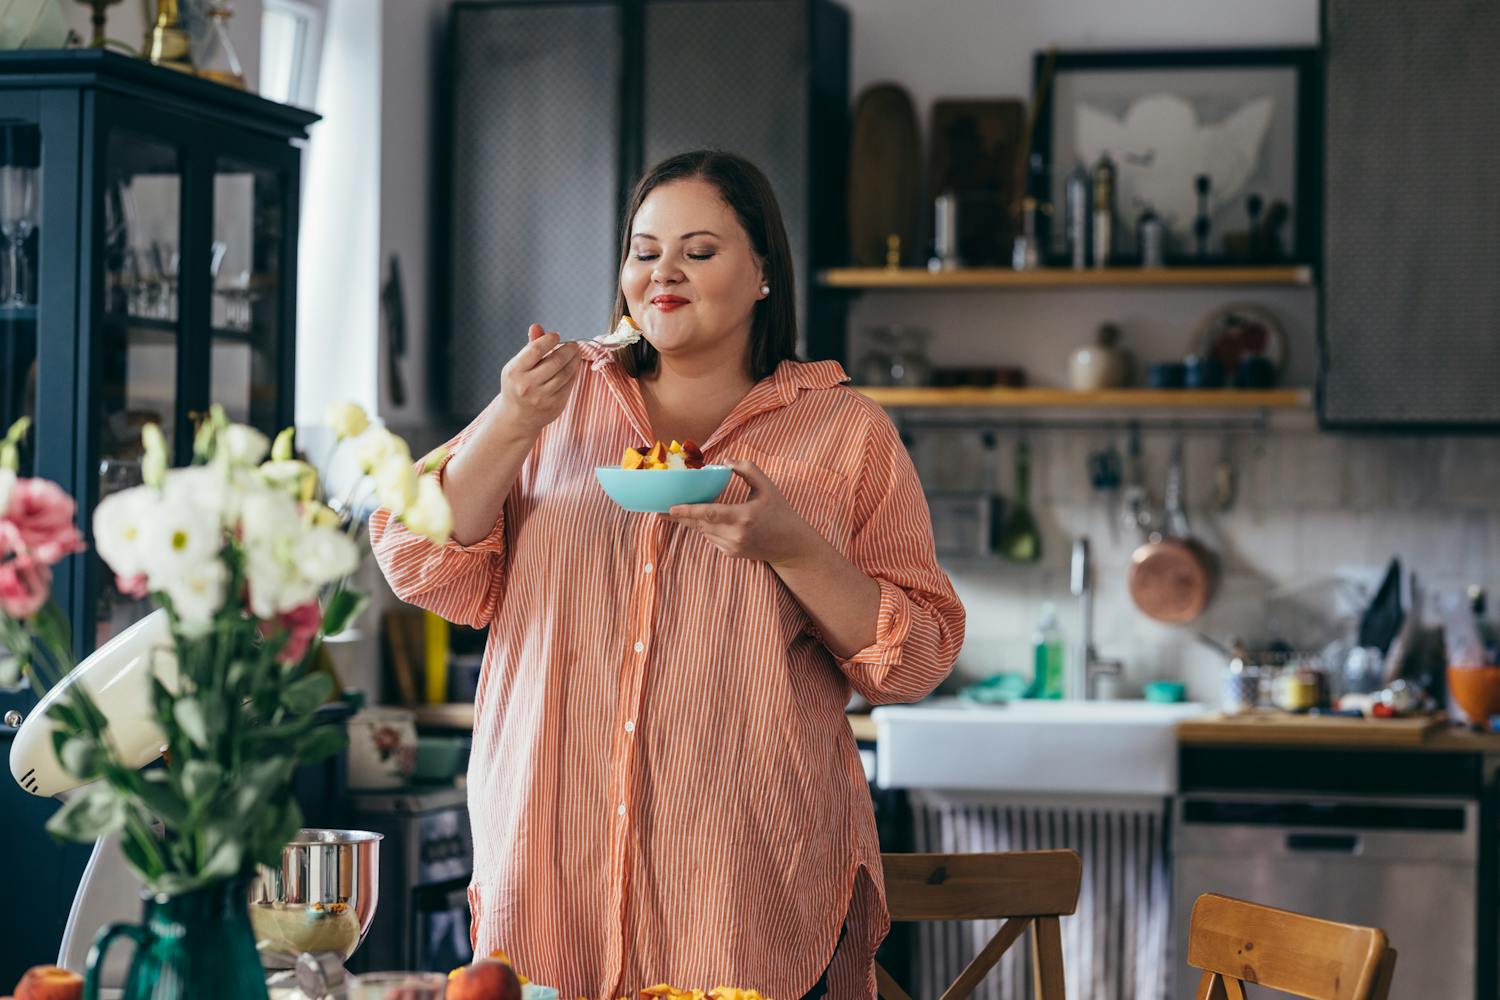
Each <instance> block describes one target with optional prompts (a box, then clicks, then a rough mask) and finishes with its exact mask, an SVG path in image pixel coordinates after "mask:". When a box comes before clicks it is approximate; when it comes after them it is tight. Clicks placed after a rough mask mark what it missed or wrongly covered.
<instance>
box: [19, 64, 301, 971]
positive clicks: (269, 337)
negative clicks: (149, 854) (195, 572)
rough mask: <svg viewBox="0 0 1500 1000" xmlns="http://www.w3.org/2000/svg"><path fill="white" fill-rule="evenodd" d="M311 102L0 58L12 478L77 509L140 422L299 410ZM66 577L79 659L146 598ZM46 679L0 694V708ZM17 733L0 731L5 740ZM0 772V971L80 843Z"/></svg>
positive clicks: (132, 447) (282, 420)
mask: <svg viewBox="0 0 1500 1000" xmlns="http://www.w3.org/2000/svg"><path fill="white" fill-rule="evenodd" d="M316 118H317V116H316V115H313V114H310V113H308V112H305V111H300V110H297V109H293V108H287V107H283V106H281V105H278V104H274V103H272V102H270V101H266V100H262V99H261V98H258V97H255V96H253V95H251V94H246V93H243V92H240V91H236V90H231V89H229V88H227V87H222V86H219V85H217V84H213V83H209V82H207V81H204V80H198V79H195V78H192V77H188V76H185V75H183V74H179V73H175V72H173V71H171V70H166V69H160V68H158V67H155V66H151V65H148V64H146V63H144V62H141V61H139V60H136V59H130V58H127V57H124V56H121V55H118V54H116V53H110V52H99V51H93V50H76V51H54V52H40V51H38V52H4V53H0V421H3V424H4V426H9V424H10V422H11V421H13V420H14V419H15V418H17V417H19V416H22V415H27V416H30V417H32V418H33V420H34V421H35V424H34V429H33V433H32V436H31V437H30V439H29V440H28V442H27V444H26V447H25V448H24V449H23V452H22V455H21V461H22V466H23V468H22V474H23V475H40V476H44V477H46V478H48V479H52V480H55V481H57V482H58V483H60V484H61V485H62V486H63V488H64V489H66V490H67V491H68V492H69V493H70V494H72V495H73V496H74V497H76V498H77V500H78V503H79V523H80V525H81V526H82V527H83V529H84V531H85V533H86V534H87V533H88V532H89V523H88V521H89V512H90V511H91V510H92V509H93V507H94V505H95V504H96V503H97V502H98V500H99V499H100V497H102V496H104V495H106V494H108V493H109V492H111V491H113V490H118V489H123V488H126V487H129V486H132V485H135V484H136V483H139V482H140V476H141V472H140V455H141V446H140V434H141V427H142V426H143V425H144V424H146V423H147V422H155V423H157V424H160V425H161V428H162V430H163V431H164V432H165V434H166V436H167V440H168V441H169V442H170V444H171V446H172V447H173V449H174V451H175V453H176V454H175V456H174V457H175V459H176V461H178V462H182V461H185V460H187V459H188V457H189V456H190V455H191V445H192V432H193V421H194V419H195V418H196V417H197V416H198V415H199V414H201V413H203V412H204V411H206V410H207V408H208V406H209V404H210V403H213V402H218V403H222V404H223V405H224V407H225V408H226V410H227V411H228V412H229V415H230V416H231V417H232V418H234V419H236V420H242V421H248V422H250V423H252V424H254V425H256V426H257V427H259V428H260V429H261V430H263V431H265V432H266V433H267V434H270V433H272V432H274V431H275V430H277V429H279V428H280V427H281V426H283V425H286V424H289V423H290V422H291V420H292V416H293V408H292V389H293V384H294V382H293V363H294V353H295V352H294V345H295V339H294V327H293V324H294V319H295V302H296V287H295V279H296V271H297V253H296V250H297V247H296V238H297V208H298V206H297V198H298V191H299V184H298V179H299V171H300V156H301V149H300V146H301V143H302V141H303V140H304V139H305V137H306V134H307V128H308V126H309V125H311V124H312V123H313V122H314V121H315V120H316ZM57 569H58V572H57V574H56V577H55V580H54V591H55V593H56V595H57V597H58V599H59V601H60V602H61V603H62V605H63V607H64V610H65V611H66V612H67V614H68V615H69V618H70V620H71V621H72V622H73V627H74V632H73V641H74V645H75V647H76V648H77V649H78V650H79V652H80V653H87V652H88V651H89V650H90V649H92V648H93V647H94V646H96V645H97V644H98V643H99V642H102V641H103V640H104V639H106V638H108V637H109V636H110V635H112V634H113V633H114V632H115V631H117V630H118V629H120V628H122V627H123V626H125V625H127V624H129V623H130V622H131V621H133V620H135V619H136V618H137V617H138V616H139V615H141V614H142V613H143V612H144V611H145V610H146V608H145V607H144V606H143V605H141V604H139V603H136V602H132V601H129V600H126V599H124V598H123V597H122V596H121V595H120V594H119V593H118V592H117V591H116V589H115V587H114V585H113V579H112V576H111V574H109V573H108V572H107V571H106V570H105V567H104V565H103V563H102V562H101V561H100V560H99V559H98V557H97V556H95V555H93V554H92V553H86V554H84V555H83V556H80V557H75V558H72V559H67V560H64V561H63V563H62V564H60V565H59V566H58V567H57ZM34 697H35V696H34V693H32V692H28V691H21V692H0V712H3V711H5V710H8V709H11V708H15V709H18V710H19V711H21V712H22V713H27V712H29V711H30V710H31V706H32V704H33V702H34ZM9 734H10V729H9V727H7V726H0V753H8V752H9ZM56 806H57V803H56V802H55V801H51V800H43V799H37V798H34V797H32V796H30V795H28V794H26V793H25V792H23V791H22V790H21V789H20V788H19V787H17V786H16V784H15V783H14V782H10V781H0V816H4V817H5V822H4V823H0V854H3V855H4V856H5V857H8V858H15V859H20V860H21V862H22V863H19V864H16V865H13V866H12V870H11V871H10V875H11V878H12V880H13V883H14V884H12V885H10V886H8V889H9V890H10V891H11V892H12V893H14V894H15V895H16V897H17V898H21V899H28V900H31V901H32V903H33V904H34V905H29V906H27V907H23V908H19V909H15V908H13V909H15V912H14V913H13V914H11V919H6V918H4V917H0V939H3V940H4V941H5V942H6V943H5V945H4V946H0V984H9V983H13V982H15V981H16V980H17V979H18V978H19V977H20V974H21V972H22V971H24V969H25V968H26V967H27V966H29V965H34V964H37V963H39V962H47V961H51V960H52V958H53V956H55V955H56V953H57V952H56V949H57V945H58V941H59V939H60V937H61V933H62V928H63V922H64V920H65V918H66V916H67V913H68V907H69V904H70V903H71V901H72V887H73V886H74V885H76V884H77V881H78V876H79V872H80V871H81V868H82V864H83V860H84V858H85V857H86V856H87V848H86V846H84V845H60V844H58V843H56V842H55V841H53V840H52V839H51V838H50V837H49V836H48V835H47V834H46V833H45V831H44V830H43V824H44V823H45V821H46V818H47V816H48V815H49V814H50V813H51V812H52V811H53V810H54V809H55V808H56Z"/></svg>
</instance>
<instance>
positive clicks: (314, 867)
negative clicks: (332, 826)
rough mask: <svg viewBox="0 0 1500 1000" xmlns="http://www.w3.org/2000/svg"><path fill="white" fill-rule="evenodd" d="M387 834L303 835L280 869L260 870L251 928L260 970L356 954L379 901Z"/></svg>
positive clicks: (291, 844)
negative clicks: (305, 956) (311, 956)
mask: <svg viewBox="0 0 1500 1000" xmlns="http://www.w3.org/2000/svg"><path fill="white" fill-rule="evenodd" d="M382 839H384V838H383V837H382V835H381V834H378V833H371V832H369V831H367V830H322V829H303V830H298V831H297V835H296V836H295V837H293V838H292V839H291V840H290V841H289V842H288V843H287V844H286V846H285V847H283V848H282V849H281V861H280V863H279V864H278V865H277V866H276V867H274V868H271V867H267V866H266V865H257V866H256V872H255V877H254V879H253V880H252V881H251V883H250V892H249V904H250V926H251V928H253V929H254V931H255V939H256V946H257V948H258V949H259V950H260V952H261V956H262V963H263V964H265V965H266V966H267V967H268V968H290V967H292V966H293V965H295V964H296V960H297V957H298V956H299V955H301V954H302V953H304V952H313V953H317V952H334V953H335V954H338V955H339V956H341V957H342V958H343V959H345V960H347V959H348V958H349V956H350V955H353V954H354V951H355V949H356V948H358V947H359V943H360V942H361V941H363V940H364V937H365V932H366V931H368V930H369V929H370V921H371V920H373V919H375V905H376V903H377V902H379V899H380V841H381V840H382Z"/></svg>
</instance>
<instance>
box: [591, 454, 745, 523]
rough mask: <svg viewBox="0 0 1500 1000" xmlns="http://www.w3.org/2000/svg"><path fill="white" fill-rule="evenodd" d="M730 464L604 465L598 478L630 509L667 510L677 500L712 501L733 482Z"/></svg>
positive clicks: (596, 473)
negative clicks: (685, 466) (695, 466)
mask: <svg viewBox="0 0 1500 1000" xmlns="http://www.w3.org/2000/svg"><path fill="white" fill-rule="evenodd" d="M733 471H734V470H732V469H731V468H729V466H727V465H705V466H704V467H703V468H701V469H621V468H619V467H618V466H613V465H600V466H596V467H595V469H594V478H595V479H597V480H599V485H600V486H602V487H604V492H605V493H608V494H609V498H610V499H611V500H613V501H614V502H615V503H617V504H619V505H620V506H621V507H624V508H625V509H626V510H633V511H636V512H638V513H641V514H665V513H666V512H667V511H668V510H669V509H671V507H672V506H673V505H674V504H679V503H709V502H711V501H712V500H713V499H714V498H715V497H717V496H718V495H719V494H720V493H723V492H724V487H725V486H727V485H729V477H730V475H731V474H732V473H733Z"/></svg>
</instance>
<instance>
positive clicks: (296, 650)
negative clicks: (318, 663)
mask: <svg viewBox="0 0 1500 1000" xmlns="http://www.w3.org/2000/svg"><path fill="white" fill-rule="evenodd" d="M276 624H277V625H278V626H280V627H281V628H283V629H285V630H286V631H287V633H288V636H287V640H286V645H284V646H282V647H281V652H279V653H277V654H276V658H277V659H278V660H280V661H281V662H282V663H298V662H300V661H301V659H302V657H303V656H305V655H306V654H307V646H308V644H309V643H311V642H312V640H313V636H315V635H317V634H318V629H320V628H322V627H323V609H322V608H321V607H319V606H318V602H317V601H308V602H307V603H306V604H299V605H297V606H296V607H295V608H293V609H292V610H290V611H287V612H285V613H283V614H281V615H278V616H277V617H276Z"/></svg>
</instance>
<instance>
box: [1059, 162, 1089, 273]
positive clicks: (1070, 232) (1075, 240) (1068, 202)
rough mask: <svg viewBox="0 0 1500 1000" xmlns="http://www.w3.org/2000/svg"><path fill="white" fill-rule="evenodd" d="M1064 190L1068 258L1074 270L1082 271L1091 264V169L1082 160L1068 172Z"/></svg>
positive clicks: (1064, 221)
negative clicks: (1089, 234) (1089, 235)
mask: <svg viewBox="0 0 1500 1000" xmlns="http://www.w3.org/2000/svg"><path fill="white" fill-rule="evenodd" d="M1063 191H1064V199H1063V201H1064V205H1065V206H1066V207H1065V211H1064V216H1063V232H1064V233H1065V234H1066V236H1067V240H1068V260H1069V262H1070V263H1071V264H1072V267H1073V270H1075V271H1082V270H1083V269H1084V268H1086V267H1088V266H1089V237H1088V233H1089V171H1088V168H1087V167H1085V166H1084V165H1083V164H1082V163H1081V162H1080V163H1078V164H1076V165H1075V166H1074V167H1073V169H1072V170H1070V171H1069V172H1068V179H1067V180H1066V181H1065V182H1064V185H1063Z"/></svg>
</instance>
